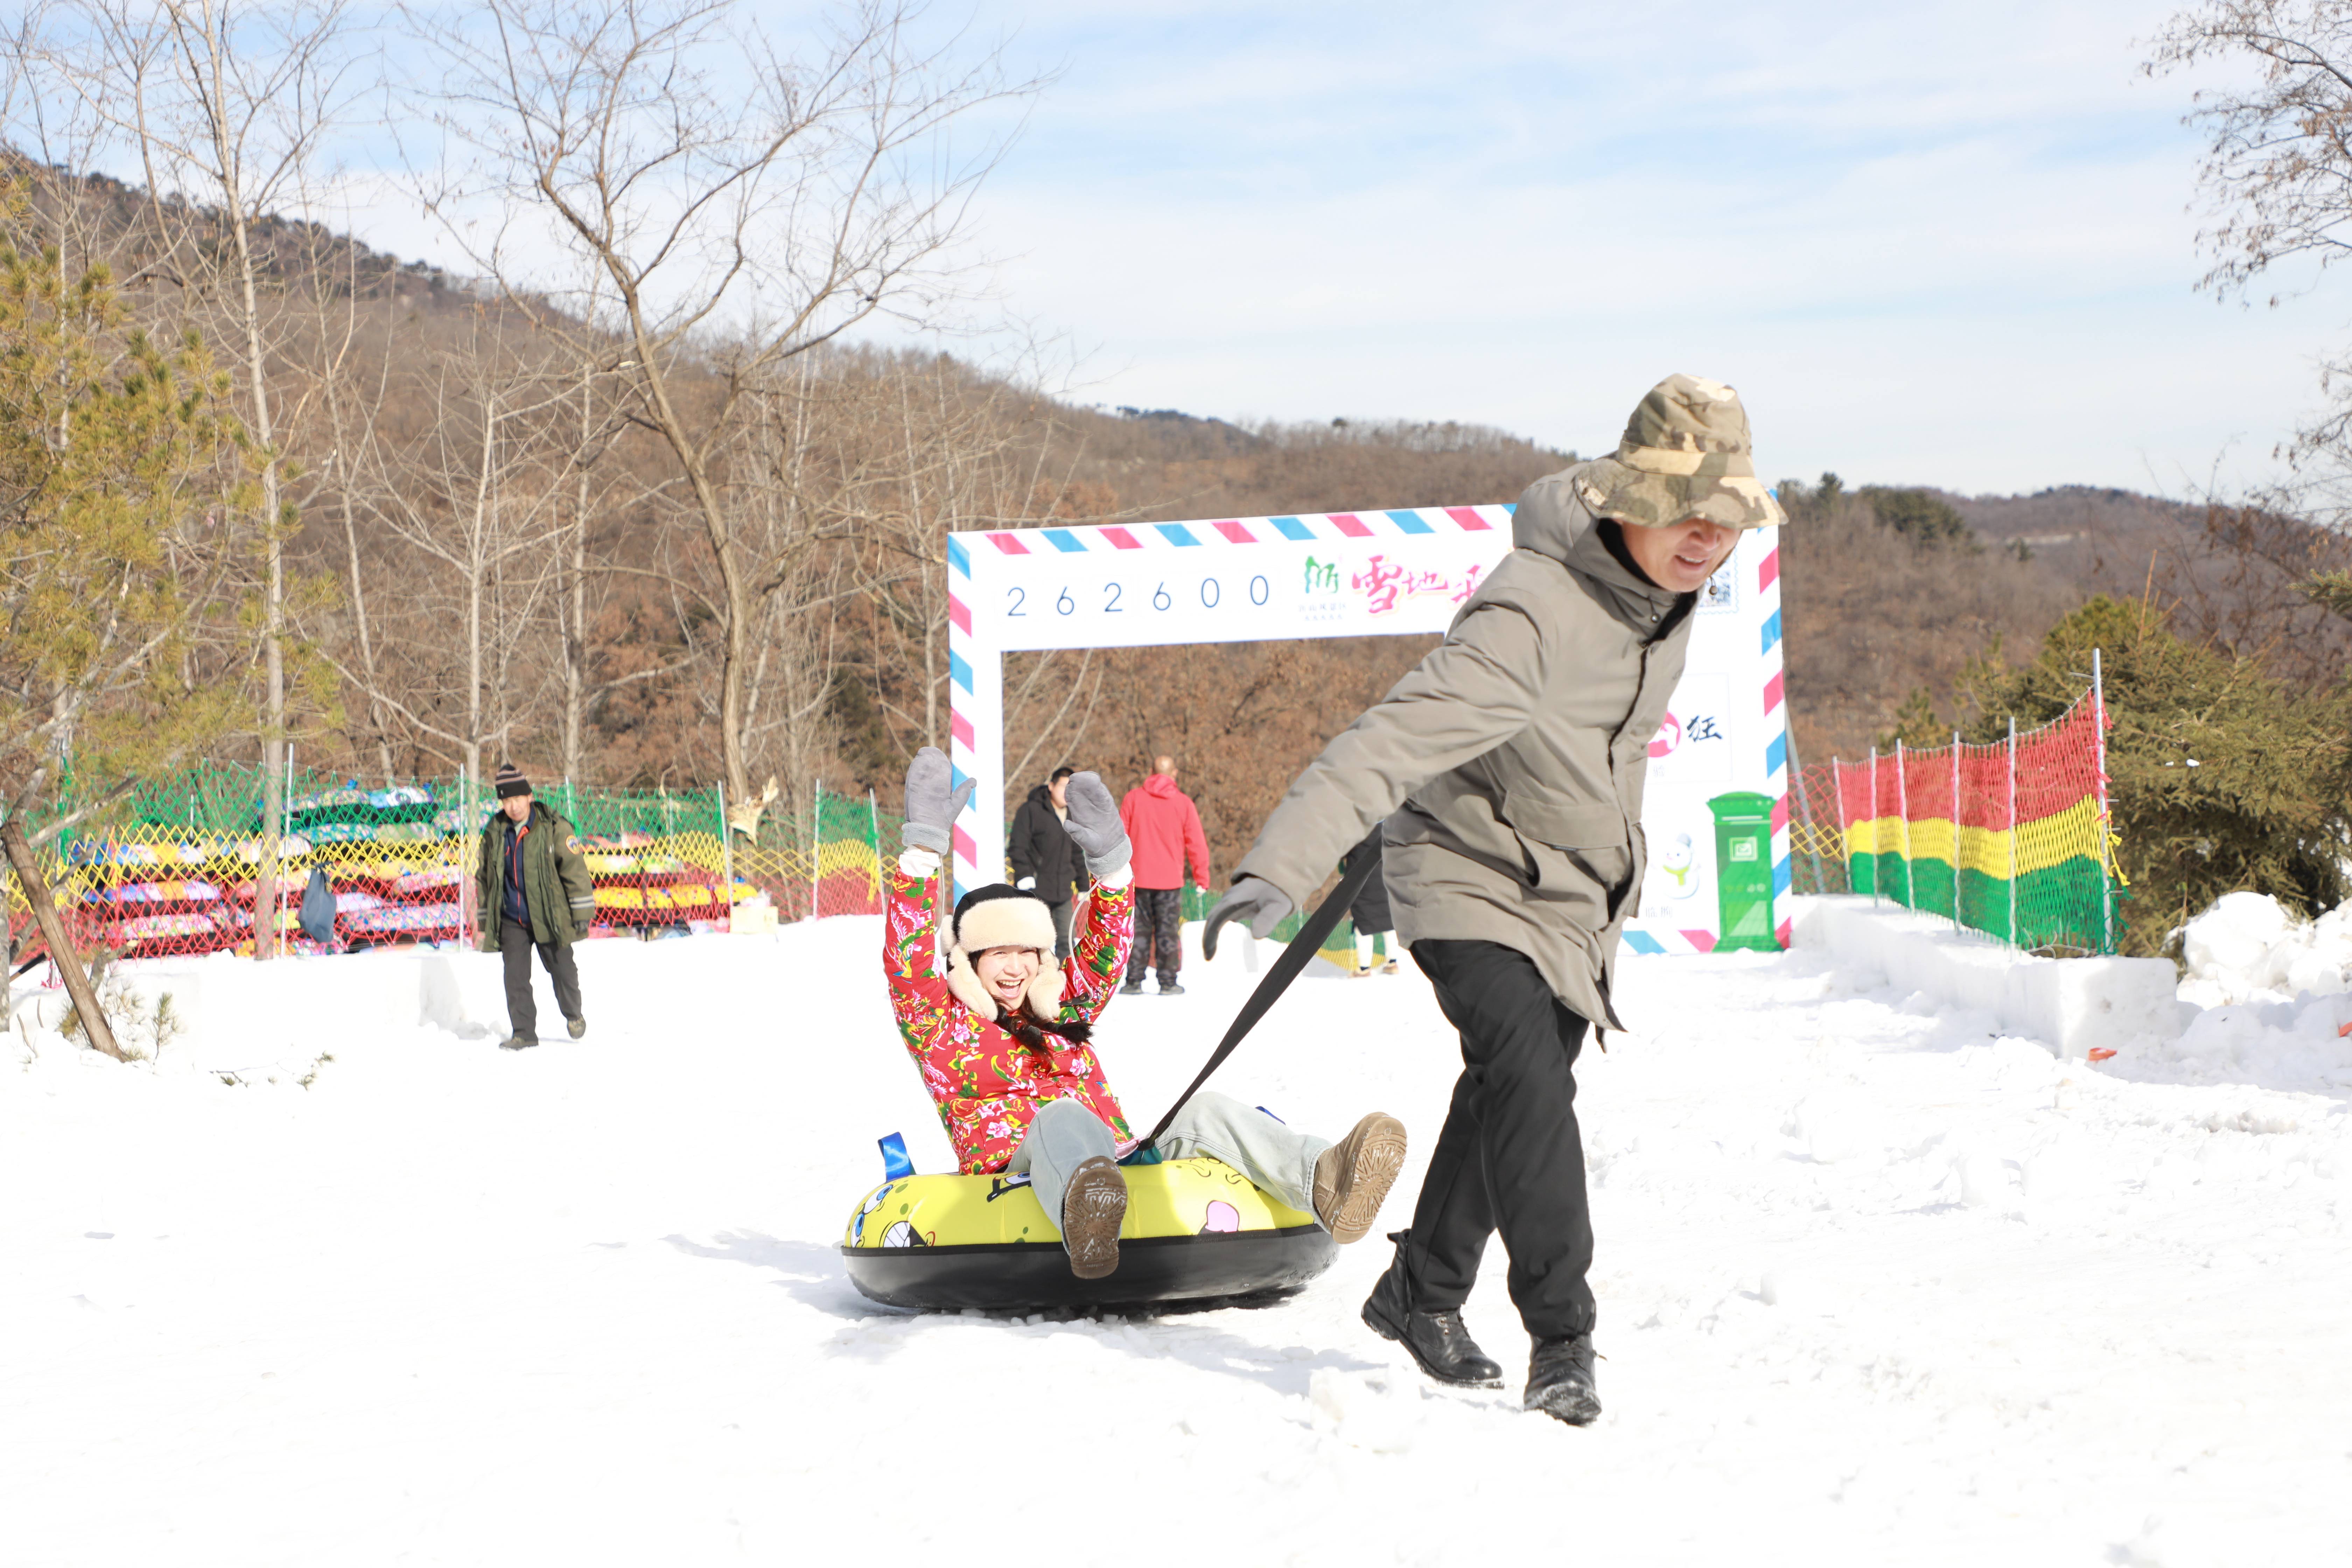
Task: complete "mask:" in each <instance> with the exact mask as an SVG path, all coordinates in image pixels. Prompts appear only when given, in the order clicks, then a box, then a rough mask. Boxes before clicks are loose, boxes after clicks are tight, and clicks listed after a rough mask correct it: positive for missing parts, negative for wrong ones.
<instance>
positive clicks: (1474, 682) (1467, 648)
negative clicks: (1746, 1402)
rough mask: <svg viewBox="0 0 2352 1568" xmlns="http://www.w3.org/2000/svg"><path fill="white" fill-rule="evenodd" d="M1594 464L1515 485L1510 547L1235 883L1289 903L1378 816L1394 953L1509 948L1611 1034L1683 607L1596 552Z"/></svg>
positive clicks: (1603, 551)
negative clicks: (1584, 479)
mask: <svg viewBox="0 0 2352 1568" xmlns="http://www.w3.org/2000/svg"><path fill="white" fill-rule="evenodd" d="M1589 467H1590V465H1579V466H1578V467H1577V468H1569V469H1566V470H1563V471H1562V472H1560V473H1557V474H1554V475H1551V476H1550V477H1549V478H1548V479H1538V481H1537V482H1536V483H1535V484H1534V485H1532V486H1530V487H1529V488H1528V492H1527V493H1526V494H1525V495H1524V496H1522V497H1521V498H1520V500H1519V505H1518V510H1517V513H1516V515H1515V516H1514V518H1513V520H1512V542H1513V543H1514V544H1515V545H1516V546H1517V548H1516V549H1514V550H1513V551H1512V552H1511V553H1510V554H1509V555H1507V556H1506V557H1504V559H1503V561H1502V563H1501V564H1500V565H1498V566H1496V569H1495V571H1494V573H1493V574H1491V575H1490V576H1488V577H1487V578H1486V581H1485V582H1484V583H1483V584H1480V585H1479V587H1478V591H1477V592H1476V593H1475V594H1474V595H1471V597H1470V599H1469V601H1468V603H1466V604H1465V605H1463V607H1462V613H1461V614H1460V615H1458V616H1455V617H1454V625H1453V626H1452V628H1451V629H1450V630H1449V631H1448V632H1447V634H1446V637H1445V641H1444V643H1442V644H1440V645H1439V646H1438V647H1436V648H1434V649H1433V650H1432V651H1431V653H1430V655H1429V657H1428V658H1424V659H1423V660H1422V661H1421V663H1420V665H1419V666H1418V667H1417V668H1414V670H1413V671H1412V673H1411V674H1410V675H1407V676H1406V677H1405V678H1404V679H1402V680H1401V681H1399V682H1397V684H1396V687H1395V689H1392V690H1391V691H1390V693H1389V694H1388V695H1387V696H1386V697H1384V698H1382V699H1381V701H1380V702H1379V703H1378V704H1377V705H1376V706H1374V707H1373V708H1371V709H1370V710H1368V711H1367V712H1366V713H1365V714H1364V715H1363V717H1362V718H1360V719H1358V720H1357V721H1356V722H1355V723H1354V724H1353V725H1351V726H1349V729H1348V730H1347V731H1345V732H1344V733H1342V734H1340V735H1339V736H1338V737H1337V738H1335V739H1334V740H1333V741H1332V742H1331V743H1330V744H1329V745H1328V746H1326V747H1325V748H1324V749H1323V754H1322V755H1321V756H1319V757H1318V758H1316V759H1315V761H1314V763H1311V764H1310V765H1309V766H1308V767H1307V771H1306V772H1305V773H1301V774H1300V775H1299V776H1298V778H1297V782H1295V783H1294V784H1292V785H1291V786H1290V793H1289V794H1288V795H1286V796H1285V797H1284V799H1283V802H1282V805H1280V806H1278V807H1276V810H1275V813H1274V815H1273V816H1271V817H1269V818H1268V819H1267V820H1266V824H1265V828H1264V829H1263V830H1261V831H1260V833H1259V834H1258V838H1257V842H1256V844H1255V845H1254V846H1253V847H1251V849H1250V852H1249V854H1248V856H1247V857H1246V858H1244V860H1243V861H1242V863H1241V867H1240V871H1239V874H1240V875H1242V876H1246V877H1258V878H1262V879H1265V880H1266V881H1268V882H1271V883H1273V884H1274V886H1276V888H1279V889H1281V890H1282V891H1283V893H1284V894H1285V895H1286V897H1288V898H1289V900H1290V901H1291V902H1292V903H1293V904H1294V905H1295V906H1297V907H1299V908H1302V909H1303V908H1305V907H1306V905H1307V896H1308V895H1309V894H1311V893H1312V892H1313V891H1314V890H1315V888H1316V886H1317V885H1318V883H1320V882H1321V881H1322V879H1323V876H1324V873H1325V872H1326V871H1327V870H1328V868H1330V866H1331V865H1332V863H1333V862H1335V861H1336V860H1338V859H1339V858H1340V856H1341V855H1343V854H1344V853H1346V851H1347V850H1348V848H1349V847H1350V846H1352V845H1353V844H1354V843H1355V842H1356V841H1357V840H1358V839H1360V838H1361V837H1363V836H1364V834H1365V833H1366V832H1367V831H1368V830H1369V829H1370V826H1371V825H1372V824H1373V823H1375V822H1378V821H1379V820H1381V818H1382V817H1384V816H1385V817H1387V818H1388V826H1387V830H1386V832H1385V834H1384V836H1383V839H1384V843H1385V845H1386V856H1387V878H1388V887H1389V897H1390V899H1391V900H1392V901H1393V903H1394V905H1395V909H1396V929H1397V934H1398V935H1399V936H1400V937H1401V938H1402V939H1403V941H1404V942H1407V943H1408V944H1410V943H1412V942H1420V941H1423V940H1424V939H1432V938H1435V939H1456V940H1459V939H1473V940H1481V941H1486V942H1499V943H1501V944H1502V945H1504V946H1506V947H1510V948H1515V949H1517V951H1519V952H1524V953H1526V954H1527V955H1528V957H1529V958H1532V959H1533V960H1535V962H1536V966H1537V968H1538V969H1539V970H1540V971H1541V972H1542V973H1543V976H1544V979H1545V980H1546V981H1547V982H1548V983H1549V984H1550V986H1551V988H1552V990H1553V992H1554V993H1555V994H1558V995H1559V998H1560V1000H1561V1001H1563V1002H1565V1003H1566V1004H1567V1005H1569V1006H1570V1008H1572V1009H1574V1010H1575V1011H1576V1012H1577V1013H1578V1014H1580V1015H1581V1016H1584V1017H1586V1018H1590V1019H1591V1020H1592V1021H1594V1022H1595V1023H1597V1024H1601V1025H1604V1026H1608V1027H1610V1028H1618V1027H1621V1025H1620V1024H1619V1023H1618V1021H1617V1016H1616V1014H1615V1013H1614V1012H1613V1011H1612V1008H1611V1006H1610V1003H1609V990H1610V980H1611V976H1612V973H1613V972H1614V969H1615V965H1616V956H1617V939H1618V934H1619V931H1621V930H1622V927H1623V925H1624V922H1625V921H1626V920H1628V919H1629V918H1631V917H1632V916H1633V913H1634V912H1635V905H1636V902H1637V900H1638V896H1639V889H1640V888H1641V885H1642V872H1643V866H1644V864H1645V862H1646V857H1647V847H1646V845H1645V843H1644V841H1643V836H1642V827H1641V822H1642V791H1643V783H1644V779H1645V775H1646V773H1647V772H1648V767H1649V745H1650V740H1651V738H1652V737H1653V736H1654V735H1655V734H1656V733H1657V731H1658V726H1659V724H1660V723H1661V722H1662V721H1664V717H1665V712H1666V703H1667V701H1668V700H1669V699H1670V698H1671V697H1672V696H1673V694H1674V689H1675V682H1676V681H1677V680H1679V679H1681V677H1682V671H1683V657H1684V654H1685V650H1686V649H1687V647H1688V646H1689V643H1690V624H1691V623H1690V616H1691V606H1692V600H1693V597H1694V596H1693V595H1686V594H1685V595H1675V594H1670V593H1668V592H1667V591H1665V590H1664V589H1663V588H1659V587H1656V586H1654V585H1653V584H1651V583H1650V582H1649V581H1648V580H1647V579H1645V578H1643V576H1641V575H1640V574H1638V573H1635V572H1633V571H1632V570H1630V569H1629V568H1628V567H1626V566H1625V565H1623V564H1622V563H1620V562H1619V561H1618V560H1617V559H1616V558H1615V557H1614V556H1612V554H1611V553H1610V552H1609V550H1608V548H1607V546H1606V544H1605V543H1604V542H1603V541H1602V538H1601V532H1600V531H1599V529H1598V528H1597V527H1596V526H1595V520H1594V518H1593V515H1592V513H1591V510H1590V509H1589V508H1588V506H1587V504H1586V501H1585V499H1584V497H1585V495H1586V494H1589V493H1590V486H1589V485H1588V486H1585V487H1580V486H1579V484H1578V482H1577V481H1578V479H1579V476H1580V474H1582V473H1583V472H1584V470H1585V469H1586V468H1589ZM1400 806H1401V807H1402V809H1399V808H1400Z"/></svg>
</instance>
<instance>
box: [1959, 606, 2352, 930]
mask: <svg viewBox="0 0 2352 1568" xmlns="http://www.w3.org/2000/svg"><path fill="white" fill-rule="evenodd" d="M2093 649H2098V650H2099V652H2100V654H2101V658H2102V668H2103V672H2104V675H2105V698H2106V706H2107V711H2108V714H2109V716H2110V720H2111V725H2112V727H2111V729H2110V730H2109V731H2108V737H2107V773H2108V776H2109V780H2110V784H2109V800H2110V804H2111V807H2112V810H2113V813H2114V819H2115V830H2116V834H2117V835H2118V836H2119V837H2121V839H2122V842H2121V844H2120V845H2118V846H2117V847H2116V861H2117V864H2118V866H2119V867H2120V868H2121V869H2122V871H2123V873H2124V876H2125V878H2126V881H2127V882H2128V884H2129V892H2128V894H2127V895H2126V901H2125V902H2124V903H2123V904H2121V905H2120V906H2119V908H2120V911H2121V913H2122V914H2123V915H2124V916H2125V917H2126V919H2125V930H2124V934H2123V940H2122V947H2123V951H2125V952H2137V953H2154V952H2162V951H2164V950H2165V948H2166V946H2167V945H2168V942H2169V940H2170V936H2171V933H2172V932H2173V931H2175V930H2177V929H2178V928H2179V925H2180V924H2181V922H2183V921H2186V920H2188V919H2189V918H2190V917H2191V916H2193V915H2195V914H2196V913H2197V912H2198V911H2199V910H2202V909H2204V908H2205V907H2206V905H2208V904H2210V902H2212V900H2215V899H2217V898H2219V897H2220V896H2221V895H2222V894H2223V893H2229V892H2237V891H2251V892H2257V893H2268V894H2271V895H2272V896H2273V897H2274V898H2276V899H2278V900H2280V901H2281V902H2282V903H2284V904H2286V905H2288V906H2289V907H2291V908H2294V909H2296V910H2302V911H2304V912H2305V913H2309V912H2313V911H2315V910H2322V909H2327V908H2332V907H2334V906H2335V905H2336V904H2337V903H2339V902H2341V901H2342V900H2343V899H2344V897H2345V896H2346V892H2347V886H2346V879H2345V873H2344V865H2343V857H2344V854H2345V846H2346V842H2347V824H2346V812H2345V806H2344V802H2345V792H2346V788H2347V784H2352V745H2347V735H2346V727H2345V720H2346V716H2347V704H2346V701H2345V699H2344V698H2343V697H2342V696H2340V695H2338V694H2336V693H2332V692H2331V693H2310V692H2305V691H2302V690H2298V689H2294V688H2293V687H2290V686H2288V685H2286V684H2285V683H2284V682H2281V681H2278V680H2275V679H2272V678H2271V677H2269V676H2268V675H2266V674H2264V673H2263V669H2262V668H2261V667H2260V666H2259V665H2258V664H2256V663H2255V662H2254V661H2253V660H2252V659H2242V658H2231V657H2230V656H2229V655H2227V654H2224V653H2221V652H2220V651H2218V650H2216V649H2213V648H2210V647H2192V646H2191V645H2189V644H2188V643H2185V642H2183V641H2181V640H2180V639H2179V637H2175V636H2174V635H2173V634H2172V632H2171V631H2170V630H2169V629H2168V627H2167V626H2165V624H2164V616H2163V614H2162V612H2161V611H2160V610H2158V609H2157V608H2156V607H2155V606H2153V605H2147V604H2144V603H2141V602H2139V601H2137V600H2122V601H2118V600H2115V599H2110V598H2108V597H2107V596H2106V595H2100V596H2098V597H2096V598H2094V599H2092V600H2091V601H2090V602H2089V603H2087V604H2085V605H2083V606H2082V607H2081V608H2079V609H2077V610H2075V611H2074V613H2073V614H2072V615H2070V616H2066V618H2065V619H2063V620H2062V621H2060V622H2059V623H2058V624H2057V625H2056V626H2053V627H2052V628H2051V630H2050V633H2049V636H2048V637H2045V638H2044V639H2043V640H2042V648H2041V651H2040V652H2039V654H2037V655H2036V656H2035V658H2033V659H2032V662H2030V663H2028V664H2026V665H2024V666H2022V667H2021V668H2016V669H2008V668H2001V667H2000V664H1999V662H1998V661H1997V660H1981V661H1979V662H1977V663H1976V664H1973V665H1972V666H1971V667H1970V669H1969V674H1968V676H1967V677H1965V678H1964V681H1963V685H1964V687H1965V689H1966V696H1967V698H1968V699H1969V704H1970V706H1971V707H1973V708H1974V710H1976V712H1977V713H1978V715H1979V717H1978V718H1977V719H1976V721H1974V722H1973V724H1971V725H1969V726H1965V727H1964V728H1965V729H1966V731H1968V738H1969V739H1970V740H1972V741H1979V742H1994V741H2000V740H2001V739H2003V738H2005V737H2006V735H2007V733H2008V719H2009V716H2010V715H2011V714H2015V715H2016V717H2017V722H2018V727H2019V728H2020V729H2026V728H2030V727H2032V726H2033V725H2037V724H2042V723H2046V722H2048V721H2051V720H2053V719H2055V718H2057V717H2058V716H2059V715H2060V714H2062V713H2063V712H2064V711H2065V710H2066V709H2067V708H2068V707H2069V706H2071V705H2072V704H2073V703H2074V701H2075V700H2076V699H2077V698H2079V697H2080V696H2081V695H2082V693H2083V690H2084V688H2085V687H2087V686H2088V685H2089V684H2090V679H2091V655H2092V650H2093Z"/></svg>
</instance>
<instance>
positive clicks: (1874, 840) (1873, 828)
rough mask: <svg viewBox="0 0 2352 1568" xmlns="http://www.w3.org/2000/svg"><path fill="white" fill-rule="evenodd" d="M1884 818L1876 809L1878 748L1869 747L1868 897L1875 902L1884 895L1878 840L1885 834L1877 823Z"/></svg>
mask: <svg viewBox="0 0 2352 1568" xmlns="http://www.w3.org/2000/svg"><path fill="white" fill-rule="evenodd" d="M1883 820H1885V818H1884V815H1883V814H1882V813H1881V812H1880V811H1879V809H1878V748H1877V747H1876V746H1873V747H1871V748H1870V899H1871V902H1873V903H1876V902H1877V901H1878V900H1880V899H1882V898H1884V897H1885V895H1886V869H1885V868H1886V847H1885V845H1884V844H1883V843H1881V842H1880V840H1881V839H1882V838H1883V837H1885V835H1884V834H1883V833H1882V832H1881V831H1880V830H1879V826H1878V825H1879V823H1880V822H1881V821H1883Z"/></svg>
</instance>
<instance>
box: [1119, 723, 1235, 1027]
mask: <svg viewBox="0 0 2352 1568" xmlns="http://www.w3.org/2000/svg"><path fill="white" fill-rule="evenodd" d="M1151 770H1152V771H1151V776H1150V778H1148V779H1146V780H1144V781H1143V783H1142V784H1139V785H1138V786H1136V787H1135V788H1134V789H1131V790H1129V791H1128V792H1127V798H1126V799H1125V800H1123V801H1121V802H1119V803H1118V817H1119V821H1121V822H1122V823H1124V824H1125V825H1126V826H1127V837H1128V839H1129V842H1130V843H1132V844H1133V845H1134V846H1135V946H1134V948H1133V950H1132V951H1131V952H1129V954H1128V960H1127V984H1124V985H1122V986H1120V987H1119V994H1121V995H1123V996H1134V995H1139V994H1141V993H1142V990H1143V972H1144V970H1145V969H1147V968H1157V969H1158V970H1159V971H1160V994H1161V995H1162V996H1181V995H1182V994H1184V988H1183V987H1182V986H1181V985H1179V984H1176V971H1177V968H1178V967H1179V966H1180V965H1181V964H1182V963H1183V962H1184V943H1183V940H1182V938H1181V936H1180V934H1179V933H1180V932H1181V931H1182V929H1183V920H1184V905H1183V899H1182V896H1181V889H1182V888H1183V886H1184V862H1185V861H1187V860H1190V861H1191V862H1192V879H1193V880H1194V881H1196V882H1198V883H1199V884H1200V885H1201V886H1202V887H1204V888H1206V887H1210V886H1212V885H1213V884H1212V883H1211V882H1210V880H1209V836H1208V835H1207V834H1205V833H1203V832H1202V831H1201V814H1200V813H1199V812H1198V811H1196V810H1194V809H1193V806H1192V796H1190V795H1186V794H1185V793H1184V792H1183V791H1182V790H1181V789H1178V788H1177V787H1176V759H1175V758H1173V757H1154V758H1152V759H1151Z"/></svg>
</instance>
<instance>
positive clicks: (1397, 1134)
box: [1315, 1110, 1404, 1247]
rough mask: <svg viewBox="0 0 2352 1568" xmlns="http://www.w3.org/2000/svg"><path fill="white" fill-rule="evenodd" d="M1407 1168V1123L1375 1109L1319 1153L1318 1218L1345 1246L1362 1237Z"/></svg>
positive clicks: (1317, 1174) (1316, 1158)
mask: <svg viewBox="0 0 2352 1568" xmlns="http://www.w3.org/2000/svg"><path fill="white" fill-rule="evenodd" d="M1402 1169H1404V1123H1403V1122H1402V1121H1398V1120H1397V1119H1396V1118H1395V1117H1393V1116H1383V1115H1382V1114H1381V1112H1379V1111H1377V1110H1375V1111H1373V1112H1372V1113H1371V1114H1370V1116H1367V1117H1365V1118H1364V1119H1363V1120H1362V1121H1359V1122H1357V1123H1356V1125H1355V1126H1354V1127H1353V1128H1351V1129H1349V1132H1348V1135H1347V1136H1346V1137H1345V1138H1342V1139H1340V1140H1339V1142H1337V1143H1334V1144H1332V1145H1331V1147H1329V1148H1328V1149H1326V1150H1324V1151H1323V1152H1321V1153H1320V1154H1318V1155H1317V1156H1315V1217H1316V1218H1317V1219H1319V1220H1321V1221H1322V1222H1323V1228H1324V1229H1326V1230H1328V1231H1329V1232H1330V1233H1331V1239H1332V1240H1334V1241H1336V1242H1338V1243H1339V1245H1340V1246H1342V1247H1345V1246H1346V1245H1348V1243H1349V1242H1351V1241H1361V1240H1362V1239H1363V1238H1364V1233H1365V1232H1366V1231H1368V1230H1370V1229H1371V1228H1372V1221H1374V1220H1375V1219H1378V1218H1379V1217H1380V1213H1381V1202H1382V1201H1383V1200H1385V1199H1386V1198H1387V1197H1388V1195H1389V1188H1390V1187H1391V1186H1393V1185H1395V1184H1396V1179H1397V1173H1398V1172H1399V1171H1401V1170H1402Z"/></svg>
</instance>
